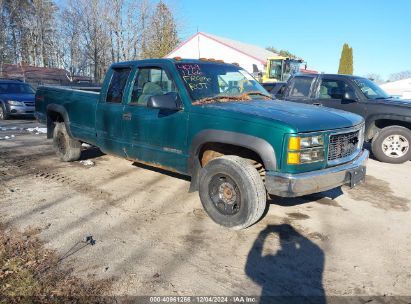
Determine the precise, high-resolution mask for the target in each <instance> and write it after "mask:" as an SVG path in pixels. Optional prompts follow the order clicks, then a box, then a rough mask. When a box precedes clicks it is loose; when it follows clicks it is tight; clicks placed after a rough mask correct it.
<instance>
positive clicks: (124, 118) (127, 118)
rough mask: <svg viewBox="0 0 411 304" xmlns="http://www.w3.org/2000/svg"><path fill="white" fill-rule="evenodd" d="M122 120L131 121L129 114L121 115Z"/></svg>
mask: <svg viewBox="0 0 411 304" xmlns="http://www.w3.org/2000/svg"><path fill="white" fill-rule="evenodd" d="M123 120H131V113H123Z"/></svg>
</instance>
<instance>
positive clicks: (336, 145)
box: [328, 130, 360, 161]
mask: <svg viewBox="0 0 411 304" xmlns="http://www.w3.org/2000/svg"><path fill="white" fill-rule="evenodd" d="M359 135H360V131H359V130H357V131H353V132H349V133H343V134H334V135H331V136H330V142H329V146H328V161H333V160H338V159H342V158H345V157H349V156H351V155H352V154H353V153H355V151H356V150H357V148H358V142H359V140H360V138H359Z"/></svg>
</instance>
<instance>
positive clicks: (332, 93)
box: [318, 78, 351, 99]
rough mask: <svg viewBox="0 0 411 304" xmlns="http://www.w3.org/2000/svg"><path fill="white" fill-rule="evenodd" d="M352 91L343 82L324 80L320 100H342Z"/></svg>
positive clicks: (319, 95)
mask: <svg viewBox="0 0 411 304" xmlns="http://www.w3.org/2000/svg"><path fill="white" fill-rule="evenodd" d="M350 89H351V87H350V86H348V85H347V84H346V82H345V81H343V80H334V79H327V78H323V80H322V81H321V86H320V92H319V94H318V98H319V99H342V98H343V96H344V94H345V92H347V91H349V90H350Z"/></svg>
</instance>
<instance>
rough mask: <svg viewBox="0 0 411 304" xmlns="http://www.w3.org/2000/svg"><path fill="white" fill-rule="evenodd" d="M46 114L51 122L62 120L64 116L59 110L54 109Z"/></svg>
mask: <svg viewBox="0 0 411 304" xmlns="http://www.w3.org/2000/svg"><path fill="white" fill-rule="evenodd" d="M47 116H48V118H49V120H50V121H51V122H63V121H64V118H63V115H61V114H60V113H59V112H56V111H48V112H47Z"/></svg>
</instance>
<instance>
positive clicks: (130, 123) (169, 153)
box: [122, 65, 188, 173]
mask: <svg viewBox="0 0 411 304" xmlns="http://www.w3.org/2000/svg"><path fill="white" fill-rule="evenodd" d="M130 91H131V92H130V94H129V97H128V100H127V101H126V103H125V105H124V111H123V115H122V117H123V119H122V128H123V140H124V151H125V153H126V155H127V157H128V158H131V159H136V160H139V161H141V162H145V163H148V164H152V165H154V166H156V165H157V164H161V166H162V167H167V168H168V169H171V170H174V171H177V172H182V173H185V172H186V167H187V159H188V155H187V154H188V152H187V123H188V112H186V111H184V109H183V107H182V106H181V108H178V109H177V108H176V109H173V110H170V109H159V108H151V107H148V106H147V102H148V100H149V98H150V97H151V96H160V95H165V94H170V93H172V92H174V93H176V94H177V96H178V94H179V93H178V91H177V88H176V86H175V83H174V81H173V79H172V77H171V76H170V73H169V72H168V70H167V68H166V67H165V66H163V65H149V66H139V67H138V69H137V71H136V73H135V77H134V80H133V81H132V83H131V90H130Z"/></svg>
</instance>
